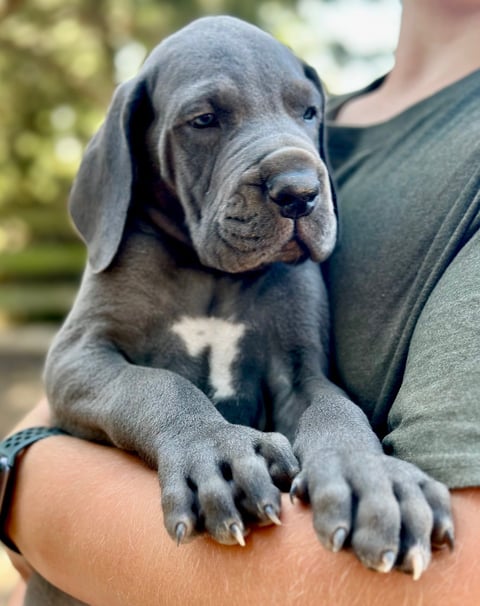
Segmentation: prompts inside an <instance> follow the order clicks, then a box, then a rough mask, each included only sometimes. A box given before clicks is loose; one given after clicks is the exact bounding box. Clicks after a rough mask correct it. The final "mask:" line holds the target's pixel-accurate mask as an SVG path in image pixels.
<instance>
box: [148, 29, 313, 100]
mask: <svg viewBox="0 0 480 606" xmlns="http://www.w3.org/2000/svg"><path fill="white" fill-rule="evenodd" d="M143 69H144V70H145V71H146V73H147V74H148V78H149V79H150V80H151V85H152V86H153V88H154V91H152V92H154V93H155V96H156V97H157V96H163V95H162V92H163V93H164V94H169V95H172V94H174V93H175V91H178V90H180V89H184V88H185V87H190V86H191V85H192V83H194V82H204V81H207V80H208V79H210V80H212V81H213V80H214V81H217V82H220V81H222V79H224V80H227V79H228V80H229V81H231V82H235V84H236V86H238V87H239V88H240V89H242V90H245V91H246V92H250V93H251V94H253V92H254V91H255V90H258V89H261V90H262V91H263V92H264V93H265V92H268V89H270V90H271V91H272V92H273V91H274V90H275V89H279V88H281V87H284V86H285V84H286V83H288V82H292V83H293V82H297V83H298V82H299V81H302V80H305V75H304V73H303V68H302V64H301V63H300V61H299V60H298V59H297V58H296V57H295V56H294V55H293V53H292V52H291V51H290V50H289V49H288V48H287V47H286V46H284V45H282V44H281V43H279V42H278V41H277V40H275V39H274V38H273V37H272V36H270V35H269V34H266V33H265V32H263V31H262V30H260V29H258V28H257V27H255V26H252V25H249V24H247V23H244V22H242V21H239V20H237V19H234V18H231V17H212V18H204V19H200V20H198V21H195V22H194V23H192V24H191V25H189V26H187V27H185V28H183V29H182V30H180V31H179V32H177V33H176V34H173V35H172V36H170V37H169V38H167V39H166V40H164V41H163V42H162V43H161V44H160V45H159V46H158V47H157V48H156V49H154V51H153V52H152V54H151V55H150V56H149V58H148V59H147V61H146V63H145V65H144V68H143ZM266 89H267V90H266Z"/></svg>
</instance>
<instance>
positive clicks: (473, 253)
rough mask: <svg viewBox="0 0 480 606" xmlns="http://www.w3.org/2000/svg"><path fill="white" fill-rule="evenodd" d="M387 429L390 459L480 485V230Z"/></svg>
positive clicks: (416, 341)
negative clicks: (394, 458) (392, 456)
mask: <svg viewBox="0 0 480 606" xmlns="http://www.w3.org/2000/svg"><path fill="white" fill-rule="evenodd" d="M388 427H389V432H388V434H387V435H386V436H385V438H384V440H383V444H384V447H385V450H386V452H388V453H390V454H393V455H395V456H397V457H399V458H402V459H405V460H407V461H410V462H412V463H415V464H416V465H418V466H419V467H420V468H421V469H423V470H424V471H426V472H427V473H429V474H431V475H432V476H433V477H434V478H436V479H438V480H440V481H442V482H444V483H446V484H447V486H449V487H450V488H460V487H466V486H478V485H480V230H478V231H477V232H476V233H475V234H474V235H473V236H472V237H471V238H470V239H469V241H468V242H467V243H466V244H465V245H464V246H463V247H462V249H461V250H460V252H459V253H458V254H457V255H456V257H455V258H454V259H453V260H452V262H451V263H450V264H449V266H448V268H447V270H446V271H445V273H444V274H443V276H442V278H441V279H440V280H439V282H438V283H437V285H436V287H435V289H434V290H433V291H432V293H431V295H430V297H429V299H428V301H427V303H426V305H425V307H424V309H423V311H422V313H421V315H420V317H419V319H418V322H417V325H416V327H415V331H414V333H413V336H412V340H411V344H410V347H409V352H408V358H407V364H406V369H405V374H404V378H403V381H402V385H401V388H400V390H399V392H398V394H397V397H396V399H395V401H394V403H393V405H392V408H391V410H390V413H389V417H388Z"/></svg>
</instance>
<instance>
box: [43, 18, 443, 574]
mask: <svg viewBox="0 0 480 606" xmlns="http://www.w3.org/2000/svg"><path fill="white" fill-rule="evenodd" d="M323 108H324V96H323V93H322V89H321V85H320V82H319V80H318V78H317V76H316V75H315V72H314V71H313V70H312V69H311V68H310V67H308V66H306V65H304V64H303V63H302V62H301V61H299V60H298V59H297V58H296V57H295V56H294V55H293V54H292V53H291V52H290V51H289V50H288V49H287V48H286V47H284V46H283V45H281V44H280V43H278V42H277V41H275V40H274V39H273V38H272V37H270V36H269V35H267V34H265V33H263V32H262V31H260V30H259V29H257V28H255V27H253V26H251V25H248V24H246V23H243V22H241V21H238V20H235V19H233V18H228V17H218V18H207V19H202V20H199V21H196V22H194V23H193V24H191V25H190V26H188V27H187V28H185V29H183V30H181V31H180V32H178V33H177V34H175V35H173V36H171V37H169V38H168V39H166V40H165V41H164V42H162V43H161V44H160V45H159V46H158V47H157V48H156V49H155V50H154V51H153V53H152V54H151V55H150V56H149V58H148V59H147V61H146V62H145V64H144V66H143V67H142V69H141V70H140V73H139V74H138V76H137V77H135V78H134V79H133V80H130V81H129V82H127V83H125V84H123V85H121V86H120V87H119V88H118V90H117V92H116V93H115V96H114V98H113V101H112V104H111V107H110V109H109V112H108V114H107V117H106V120H105V123H104V125H103V126H102V128H101V129H100V130H99V132H98V133H97V134H96V135H95V137H94V138H93V140H92V142H91V143H90V145H89V147H88V148H87V150H86V153H85V157H84V160H83V163H82V165H81V167H80V171H79V174H78V177H77V179H76V182H75V185H74V188H73V191H72V195H71V200H70V208H71V214H72V217H73V220H74V222H75V224H76V226H77V228H78V230H79V232H80V234H81V235H82V237H83V239H84V240H85V242H86V244H87V246H88V265H87V268H86V270H85V274H84V278H83V282H82V286H81V289H80V292H79V294H78V297H77V300H76V302H75V305H74V307H73V309H72V311H71V313H70V315H69V316H68V318H67V320H66V322H65V324H64V326H63V328H62V330H61V331H60V333H59V335H58V337H57V338H56V340H55V342H54V344H53V347H52V348H51V351H50V353H49V356H48V360H47V365H46V384H47V389H48V396H49V399H50V402H51V404H52V407H53V410H54V414H55V419H56V422H57V423H58V424H60V425H61V426H62V427H64V428H65V429H66V430H68V431H70V432H72V433H74V434H75V435H78V436H81V437H84V438H88V439H92V440H100V441H106V442H109V443H112V444H114V445H116V446H118V447H120V448H123V449H126V450H129V451H134V452H136V453H138V454H139V455H140V456H141V457H142V458H143V459H144V460H145V461H146V462H147V463H148V464H149V465H151V466H152V467H154V468H156V469H158V474H159V479H160V485H161V498H162V506H163V512H164V517H165V524H166V528H167V530H168V532H169V534H170V535H171V536H172V538H173V539H174V540H175V541H178V542H179V543H183V542H185V541H187V540H188V539H190V538H192V537H194V536H195V535H196V534H197V533H199V532H208V533H209V534H210V535H211V536H212V537H213V538H214V539H215V540H217V541H219V542H221V543H225V544H232V543H241V544H243V543H244V535H245V531H246V527H247V525H248V524H251V523H253V524H255V523H269V522H275V523H278V522H279V518H280V516H281V512H280V489H288V488H289V486H290V484H291V482H292V480H293V484H292V494H293V495H296V496H298V497H300V498H303V499H308V500H309V501H310V503H311V506H312V511H313V519H314V526H315V530H316V532H317V534H318V536H319V539H320V541H321V542H322V543H323V545H324V546H325V547H327V548H328V549H332V550H335V551H336V550H339V549H340V548H342V547H343V546H347V545H348V546H351V547H352V548H353V550H354V551H355V553H356V554H357V556H358V557H359V558H360V560H361V561H362V562H364V564H365V565H366V566H368V567H370V568H374V569H376V570H379V571H383V572H386V571H389V570H390V569H391V568H392V567H393V566H394V565H397V566H399V567H401V568H403V569H404V570H407V571H411V572H413V574H414V576H415V577H418V576H420V574H421V573H422V571H423V570H424V569H425V568H426V567H427V565H428V562H429V559H430V547H431V537H432V536H433V538H434V539H435V541H437V542H442V541H447V540H449V538H450V537H451V533H452V521H451V517H450V510H449V498H448V491H447V490H446V488H445V487H444V486H443V485H440V484H438V483H437V482H435V481H434V480H432V479H430V478H429V477H427V476H426V475H425V474H424V473H422V472H421V471H420V470H418V469H417V468H415V467H414V466H412V465H410V464H407V463H405V462H403V461H400V460H397V459H394V458H391V457H388V456H386V455H384V453H383V452H382V448H381V445H380V442H379V440H378V439H377V437H376V436H375V435H374V433H373V432H372V430H371V429H370V426H369V423H368V420H367V418H366V417H365V415H364V414H363V413H362V411H361V410H360V409H359V408H358V407H357V406H356V405H355V404H354V403H353V402H351V401H350V400H349V399H348V398H347V396H346V395H345V394H344V393H343V392H342V391H341V390H340V389H338V388H337V387H336V386H335V385H333V384H332V383H331V382H330V381H329V380H328V378H327V376H326V370H327V366H328V365H327V353H326V352H327V348H328V344H327V335H328V315H327V303H326V294H325V290H324V285H323V283H322V279H321V273H320V269H319V265H318V263H319V262H321V261H323V260H324V259H326V258H327V257H328V255H329V254H330V253H331V251H332V249H333V247H334V244H335V239H336V216H335V208H334V198H333V191H332V187H331V182H330V179H329V175H328V172H327V168H326V165H325V158H324V150H323V123H322V121H323ZM291 444H293V446H292V445H291ZM400 530H401V532H400Z"/></svg>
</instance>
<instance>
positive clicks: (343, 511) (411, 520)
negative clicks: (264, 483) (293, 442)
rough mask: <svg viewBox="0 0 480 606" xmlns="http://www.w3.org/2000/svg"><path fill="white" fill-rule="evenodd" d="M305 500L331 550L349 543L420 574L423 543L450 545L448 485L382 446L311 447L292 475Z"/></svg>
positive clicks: (377, 563) (381, 566)
mask: <svg viewBox="0 0 480 606" xmlns="http://www.w3.org/2000/svg"><path fill="white" fill-rule="evenodd" d="M291 496H292V498H294V497H298V498H300V499H302V500H305V501H310V503H311V505H312V509H313V518H314V527H315V530H316V532H317V534H318V537H319V539H320V541H321V542H322V544H323V545H324V546H325V547H326V548H328V549H330V550H332V551H339V550H340V549H341V548H342V547H348V546H351V547H352V548H353V550H354V552H355V553H356V555H357V556H358V558H359V559H360V560H361V561H362V562H363V564H364V565H365V566H367V567H368V568H372V569H374V570H377V571H379V572H389V571H390V570H392V568H393V567H397V568H399V569H401V570H404V571H405V572H408V573H410V574H412V576H413V578H414V579H418V578H420V576H421V575H422V573H423V572H424V570H425V569H426V568H427V567H428V564H429V562H430V558H431V548H432V546H433V547H442V546H444V545H448V546H449V547H450V548H453V540H454V531H453V519H452V514H451V508H450V494H449V491H448V489H447V488H446V487H445V486H444V485H443V484H441V483H440V482H437V481H436V480H433V479H432V478H430V477H429V476H428V475H426V474H425V473H423V472H422V471H420V470H419V469H418V468H417V467H415V466H414V465H411V464H410V463H407V462H405V461H401V460H399V459H395V458H393V457H390V456H387V455H382V454H378V455H375V454H362V453H359V452H346V451H344V452H341V451H339V452H332V451H328V452H321V451H319V452H317V453H316V455H315V456H311V457H309V458H308V459H307V460H306V461H305V462H304V464H303V466H302V471H301V472H300V473H299V474H298V476H297V477H296V478H295V480H294V481H293V483H292V488H291Z"/></svg>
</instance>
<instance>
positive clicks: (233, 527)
mask: <svg viewBox="0 0 480 606" xmlns="http://www.w3.org/2000/svg"><path fill="white" fill-rule="evenodd" d="M230 532H231V534H232V536H233V537H234V539H235V540H236V541H237V543H238V544H239V545H241V546H242V547H245V539H244V537H243V533H242V531H241V529H240V526H239V525H238V524H235V523H233V524H230Z"/></svg>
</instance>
